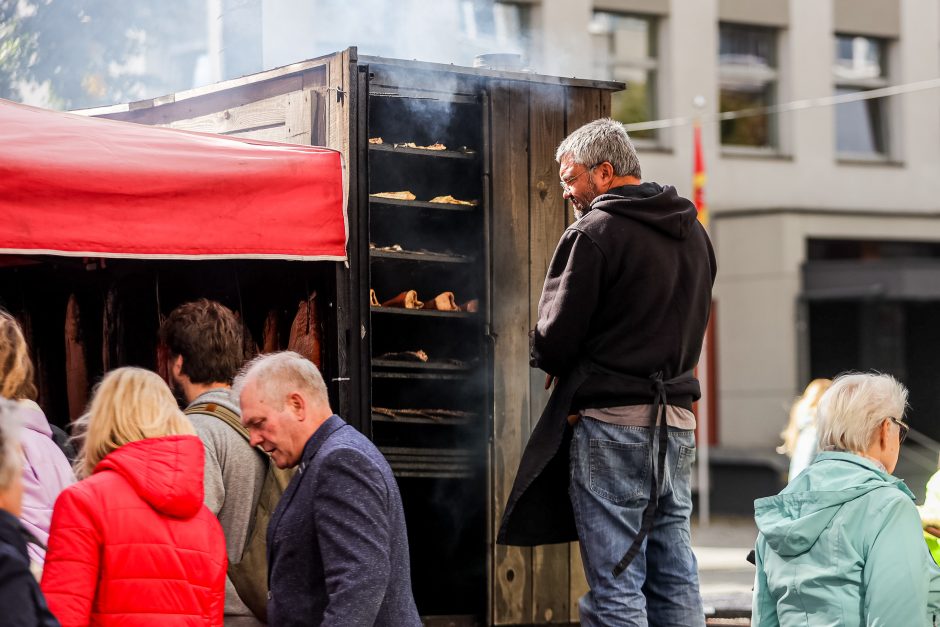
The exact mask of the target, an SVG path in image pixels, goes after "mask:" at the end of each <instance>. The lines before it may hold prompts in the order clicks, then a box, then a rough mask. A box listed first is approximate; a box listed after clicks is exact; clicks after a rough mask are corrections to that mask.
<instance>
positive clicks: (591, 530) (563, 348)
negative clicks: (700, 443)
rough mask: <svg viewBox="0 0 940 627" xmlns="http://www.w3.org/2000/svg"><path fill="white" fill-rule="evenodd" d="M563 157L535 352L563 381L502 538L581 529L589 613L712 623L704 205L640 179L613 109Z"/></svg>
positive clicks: (589, 622)
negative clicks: (698, 453)
mask: <svg viewBox="0 0 940 627" xmlns="http://www.w3.org/2000/svg"><path fill="white" fill-rule="evenodd" d="M556 159H557V161H558V163H559V166H560V167H559V173H558V174H559V177H560V178H561V186H562V189H563V190H564V197H565V199H567V200H569V201H571V203H572V204H573V205H574V209H575V216H576V217H577V220H576V221H575V223H574V224H572V225H571V226H569V227H568V229H567V230H566V231H565V233H564V234H563V235H562V238H561V241H560V242H559V244H558V247H557V248H556V250H555V255H554V257H553V258H552V261H551V264H550V265H549V268H548V274H547V276H546V278H545V285H544V288H543V290H542V297H541V299H540V300H539V308H538V314H539V315H538V322H537V323H536V326H535V329H534V330H533V331H532V332H531V336H532V355H531V357H532V358H531V365H532V366H533V367H537V368H541V369H542V370H544V371H545V372H546V373H548V375H547V377H546V383H545V385H546V388H548V387H549V386H551V385H552V384H553V383H554V384H555V387H554V390H553V392H552V395H551V397H550V399H549V401H548V405H547V406H546V408H545V411H544V412H543V414H542V417H541V418H540V420H539V423H538V425H537V426H536V428H535V430H534V431H533V433H532V436H531V438H530V439H529V443H528V445H527V446H526V450H525V454H524V455H523V458H522V462H521V464H520V467H519V472H518V474H517V476H516V482H515V485H514V486H513V490H512V493H511V494H510V497H509V502H508V504H507V506H506V511H505V514H504V517H503V523H502V527H501V529H500V533H499V541H500V542H502V543H505V544H516V545H536V544H547V543H555V542H567V541H571V540H576V539H577V540H580V542H581V556H582V560H583V562H584V567H585V574H586V575H587V580H588V583H589V585H590V591H589V592H588V594H586V595H585V596H584V597H583V598H582V599H581V601H580V618H581V623H582V624H583V625H586V626H595V625H597V626H604V627H610V626H614V625H618V626H619V625H630V626H637V627H640V626H643V627H645V626H646V625H661V626H663V627H666V626H668V627H677V626H683V627H685V626H695V627H698V626H703V625H704V622H705V619H704V612H703V609H702V603H701V597H700V595H699V589H698V572H697V564H696V561H695V556H694V555H693V553H692V548H691V540H690V534H689V517H690V515H691V511H692V498H691V490H690V480H691V463H692V458H693V457H694V451H695V437H694V429H695V416H694V414H693V413H692V403H693V401H695V400H696V399H698V398H699V397H700V396H701V392H700V389H699V384H698V381H697V380H696V379H695V376H694V374H693V370H694V368H695V365H696V363H697V362H698V359H699V354H700V352H701V349H702V341H703V337H704V334H705V328H706V325H707V323H708V316H709V311H710V307H711V288H712V285H713V283H714V280H715V272H716V263H715V255H714V252H713V250H712V247H711V244H710V242H709V240H708V236H707V234H706V233H705V230H704V228H702V226H701V224H699V222H698V220H697V212H696V209H695V206H694V205H693V204H692V203H691V202H690V201H688V200H686V199H685V198H682V197H680V196H679V195H678V193H677V192H676V190H675V188H673V187H669V186H661V185H658V184H656V183H644V182H643V181H642V180H641V172H640V163H639V160H638V158H637V155H636V150H635V149H634V147H633V143H632V142H631V141H630V138H629V136H628V135H627V132H626V129H624V127H623V125H622V124H620V123H619V122H616V121H613V120H610V119H602V120H596V121H594V122H591V123H589V124H586V125H585V126H582V127H581V128H579V129H577V130H576V131H575V132H573V133H572V134H571V135H569V136H568V137H567V138H566V139H565V140H564V141H563V142H562V143H561V145H560V146H559V147H558V150H557V152H556Z"/></svg>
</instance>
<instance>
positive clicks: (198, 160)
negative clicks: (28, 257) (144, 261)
mask: <svg viewBox="0 0 940 627" xmlns="http://www.w3.org/2000/svg"><path fill="white" fill-rule="evenodd" d="M0 253H18V254H23V253H26V254H55V255H78V256H88V257H139V258H164V259H204V258H214V259H221V258H255V259H258V258H276V259H317V260H337V261H340V260H343V259H345V258H346V222H345V214H344V212H343V165H342V157H341V155H340V153H338V152H336V151H334V150H330V149H327V148H318V147H313V146H299V145H294V144H275V143H271V142H261V141H254V140H246V139H237V138H232V137H225V136H222V135H209V134H205V133H192V132H188V131H179V130H174V129H167V128H157V127H152V126H144V125H139V124H131V123H127V122H117V121H114V120H104V119H99V118H89V117H84V116H80V115H74V114H70V113H61V112H58V111H49V110H45V109H37V108H35V107H28V106H26V105H21V104H16V103H13V102H9V101H7V100H0Z"/></svg>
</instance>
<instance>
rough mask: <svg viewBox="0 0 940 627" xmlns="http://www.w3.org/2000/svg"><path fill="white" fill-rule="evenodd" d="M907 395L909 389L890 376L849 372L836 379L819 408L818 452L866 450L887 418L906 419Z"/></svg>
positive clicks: (817, 412) (817, 416) (817, 415)
mask: <svg viewBox="0 0 940 627" xmlns="http://www.w3.org/2000/svg"><path fill="white" fill-rule="evenodd" d="M907 394H908V393H907V388H905V387H904V386H903V385H902V384H901V383H900V382H899V381H898V380H897V379H895V378H894V377H892V376H891V375H889V374H880V373H848V374H844V375H841V376H839V377H837V378H836V379H835V380H834V381H833V382H832V387H830V388H829V390H827V391H826V393H825V394H823V396H822V398H821V399H819V405H818V407H817V409H816V423H817V429H818V432H819V435H818V439H819V450H821V451H822V450H826V449H827V448H829V449H832V448H835V449H839V450H844V451H849V452H852V453H859V452H862V451H865V450H867V449H868V447H869V445H870V444H871V440H872V437H874V435H875V433H876V432H877V430H878V428H879V426H880V425H881V424H882V423H883V422H884V421H885V420H886V419H890V418H894V419H896V420H901V419H902V418H903V417H904V410H905V408H906V407H907Z"/></svg>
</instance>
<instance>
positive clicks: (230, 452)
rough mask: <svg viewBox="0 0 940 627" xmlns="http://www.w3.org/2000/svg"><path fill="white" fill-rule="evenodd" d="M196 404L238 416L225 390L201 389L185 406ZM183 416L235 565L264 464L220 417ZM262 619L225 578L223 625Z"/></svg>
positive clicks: (244, 625) (236, 626) (239, 626)
mask: <svg viewBox="0 0 940 627" xmlns="http://www.w3.org/2000/svg"><path fill="white" fill-rule="evenodd" d="M197 403H216V404H218V405H222V406H224V407H226V408H228V409H230V410H232V411H233V412H235V413H236V414H238V415H241V410H240V408H239V406H238V401H237V400H236V399H233V398H232V397H231V394H230V393H229V390H228V389H216V390H210V391H208V392H205V393H203V394H201V395H199V396H198V397H197V398H196V399H194V400H193V402H192V403H190V406H192V405H195V404H197ZM189 419H190V421H192V423H193V426H194V427H195V428H196V434H197V435H198V436H199V439H201V440H202V443H203V446H204V447H205V450H206V472H205V491H206V496H205V501H206V507H208V508H209V509H210V510H211V511H212V512H213V513H214V514H215V515H216V516H218V517H219V522H220V523H221V524H222V530H223V531H224V532H225V546H226V549H227V553H228V561H229V564H237V563H238V562H239V561H240V560H241V558H242V552H243V551H244V549H245V543H246V542H247V540H248V534H249V533H250V531H251V530H250V529H249V525H250V523H251V515H252V513H253V512H254V511H255V506H257V504H258V497H259V495H260V494H261V484H262V483H263V482H264V475H265V471H266V470H267V467H266V466H265V463H264V460H263V459H262V458H261V456H260V455H259V454H258V453H257V452H256V451H255V450H253V449H252V448H251V446H249V444H248V442H246V441H245V438H243V437H242V436H241V435H240V434H239V433H237V432H236V431H235V430H234V429H232V428H231V427H229V426H228V425H227V424H225V423H224V422H222V421H221V420H220V419H218V418H216V417H215V416H210V415H207V414H192V415H190V416H189ZM262 624H263V623H261V622H260V621H258V620H257V619H256V618H255V617H254V614H252V613H251V610H249V609H248V607H247V606H246V605H245V604H244V603H243V602H242V600H241V599H240V598H239V596H238V593H237V592H236V591H235V586H233V585H232V582H231V580H230V579H229V578H228V577H226V578H225V625H226V627H256V626H258V625H262Z"/></svg>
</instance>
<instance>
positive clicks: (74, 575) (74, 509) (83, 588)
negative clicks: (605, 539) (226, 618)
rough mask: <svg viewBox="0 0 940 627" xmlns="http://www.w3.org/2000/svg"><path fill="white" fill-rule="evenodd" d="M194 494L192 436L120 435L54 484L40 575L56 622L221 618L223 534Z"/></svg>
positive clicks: (197, 461) (198, 448) (198, 492)
mask: <svg viewBox="0 0 940 627" xmlns="http://www.w3.org/2000/svg"><path fill="white" fill-rule="evenodd" d="M202 497H203V446H202V442H200V440H199V439H198V438H197V437H195V436H192V435H174V436H167V437H163V438H150V439H147V440H140V441H138V442H131V443H130V444H125V445H124V446H122V447H120V448H119V449H117V450H115V451H113V452H112V453H110V454H109V455H107V456H106V457H105V458H104V459H103V460H101V462H100V463H99V464H98V465H97V466H96V467H95V472H94V474H92V476H90V477H88V478H87V479H85V480H84V481H81V482H79V483H76V484H75V485H72V486H70V487H69V488H67V489H66V490H65V491H63V492H62V494H61V495H60V496H59V498H58V500H57V501H56V504H55V509H54V511H53V514H52V528H51V530H50V533H49V550H48V552H47V554H46V565H45V569H44V570H43V576H42V591H43V592H44V593H45V595H46V600H47V601H48V603H49V608H50V609H51V610H52V613H53V614H55V616H56V618H58V619H59V621H60V622H61V623H62V626H63V627H71V626H72V625H124V626H131V625H133V626H140V625H161V626H171V627H173V626H183V625H185V626H187V627H188V626H191V625H199V626H200V627H203V626H205V625H222V616H223V611H224V604H225V569H226V566H227V560H226V556H225V537H224V535H223V533H222V527H221V526H220V525H219V521H218V520H217V519H216V517H215V516H213V515H212V513H211V512H210V511H209V510H208V509H206V507H205V506H204V505H203V504H202Z"/></svg>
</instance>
